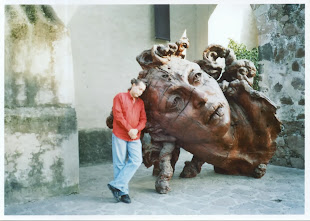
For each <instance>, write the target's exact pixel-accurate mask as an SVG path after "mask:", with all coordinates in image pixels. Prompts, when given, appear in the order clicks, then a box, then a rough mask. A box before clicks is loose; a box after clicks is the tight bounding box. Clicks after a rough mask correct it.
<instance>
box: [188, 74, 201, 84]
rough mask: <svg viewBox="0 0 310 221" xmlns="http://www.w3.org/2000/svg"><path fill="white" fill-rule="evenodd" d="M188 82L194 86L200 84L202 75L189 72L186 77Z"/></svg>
mask: <svg viewBox="0 0 310 221" xmlns="http://www.w3.org/2000/svg"><path fill="white" fill-rule="evenodd" d="M188 82H189V83H190V84H191V85H194V86H196V85H199V84H201V82H202V73H200V72H191V73H190V74H189V75H188Z"/></svg>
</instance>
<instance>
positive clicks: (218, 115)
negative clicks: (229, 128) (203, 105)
mask: <svg viewBox="0 0 310 221" xmlns="http://www.w3.org/2000/svg"><path fill="white" fill-rule="evenodd" d="M223 107H224V105H223V104H219V105H218V106H216V107H213V109H214V111H213V112H212V113H211V115H210V117H209V118H208V120H207V123H210V122H212V121H213V120H216V119H219V118H221V117H222V116H223V115H224V109H223Z"/></svg>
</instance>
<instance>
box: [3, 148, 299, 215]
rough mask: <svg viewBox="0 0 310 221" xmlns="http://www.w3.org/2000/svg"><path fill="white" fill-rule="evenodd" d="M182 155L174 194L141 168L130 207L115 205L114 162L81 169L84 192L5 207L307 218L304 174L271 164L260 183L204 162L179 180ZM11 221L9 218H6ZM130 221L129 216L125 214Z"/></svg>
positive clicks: (28, 211)
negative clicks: (157, 186) (110, 185)
mask: <svg viewBox="0 0 310 221" xmlns="http://www.w3.org/2000/svg"><path fill="white" fill-rule="evenodd" d="M190 159H191V155H190V154H189V153H187V152H185V151H181V157H180V160H179V161H178V163H177V164H176V172H175V174H174V176H173V178H172V180H171V181H170V184H171V188H172V190H171V192H169V193H168V194H158V193H157V192H156V191H155V189H154V183H155V179H156V178H155V177H153V176H152V168H149V169H147V168H146V167H145V166H144V165H141V167H140V168H139V169H138V171H137V173H136V174H135V176H134V178H133V179H132V180H131V183H130V196H131V199H132V203H131V204H125V203H122V202H119V203H116V201H115V200H114V198H113V197H112V194H111V192H110V190H109V189H108V188H107V183H108V182H109V181H110V179H112V176H113V172H112V171H113V169H112V164H111V163H105V164H100V165H95V166H88V167H81V168H80V193H79V194H74V195H69V196H59V197H52V198H48V199H45V200H42V201H36V202H29V203H26V204H19V205H9V206H6V207H5V215H228V214H230V215H303V214H304V206H305V204H304V202H305V193H304V170H301V169H295V168H287V167H280V166H273V165H268V167H267V173H266V174H265V176H264V177H262V178H261V179H254V178H251V177H244V176H230V175H221V174H216V173H214V171H213V166H212V165H209V164H205V165H204V166H203V168H202V171H201V173H200V174H199V175H198V176H197V177H195V178H189V179H184V178H179V174H180V172H181V171H182V168H183V165H184V161H185V160H190ZM6 217H10V216H6ZM126 217H128V216H126Z"/></svg>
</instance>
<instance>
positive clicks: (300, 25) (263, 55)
mask: <svg viewBox="0 0 310 221" xmlns="http://www.w3.org/2000/svg"><path fill="white" fill-rule="evenodd" d="M252 8H253V11H254V14H255V17H256V23H257V28H258V35H259V36H258V40H259V55H260V58H259V60H260V62H259V64H260V76H261V81H260V83H259V84H260V87H261V90H262V91H263V92H264V93H265V94H266V95H267V96H269V97H270V99H271V100H272V101H273V102H274V103H275V104H276V105H277V107H278V110H277V115H278V117H279V119H280V120H281V121H282V122H283V130H282V132H281V134H280V136H279V137H278V139H277V151H276V154H275V156H274V157H273V158H272V160H271V163H273V164H276V165H281V166H292V167H297V168H304V156H305V153H304V151H305V143H304V142H305V130H304V128H305V5H297V4H287V5H282V4H273V5H252Z"/></svg>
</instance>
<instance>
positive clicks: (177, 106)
mask: <svg viewBox="0 0 310 221" xmlns="http://www.w3.org/2000/svg"><path fill="white" fill-rule="evenodd" d="M183 108H184V99H183V98H182V97H181V96H180V95H177V94H176V95H171V96H170V98H169V99H168V100H167V110H168V111H178V110H182V109H183Z"/></svg>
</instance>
